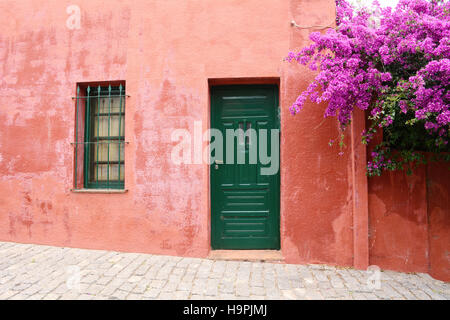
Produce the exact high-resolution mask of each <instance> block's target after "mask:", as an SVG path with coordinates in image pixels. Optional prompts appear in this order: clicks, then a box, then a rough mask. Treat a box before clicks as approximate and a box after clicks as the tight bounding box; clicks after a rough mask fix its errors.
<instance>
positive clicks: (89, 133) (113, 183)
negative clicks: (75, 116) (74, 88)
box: [84, 86, 125, 189]
mask: <svg viewBox="0 0 450 320" xmlns="http://www.w3.org/2000/svg"><path fill="white" fill-rule="evenodd" d="M123 89H125V88H123ZM89 92H90V87H88V88H87V94H88V95H87V99H86V113H85V143H84V144H85V152H84V155H85V159H84V181H85V182H84V187H85V188H86V189H123V188H124V181H123V180H121V179H120V172H119V175H118V180H111V179H110V177H109V166H110V165H112V164H117V165H119V167H120V164H124V160H120V158H119V160H118V161H111V160H110V159H109V150H110V144H111V143H118V144H119V145H120V144H122V145H123V144H124V141H125V137H124V136H123V135H120V136H111V135H110V125H111V115H115V114H118V115H120V114H122V115H124V114H125V113H124V111H125V110H123V111H122V104H121V105H120V112H119V113H112V112H111V98H112V97H117V96H120V97H125V90H123V92H122V86H119V87H112V86H108V87H101V86H98V87H97V94H95V93H94V94H93V95H92V94H91V95H90V94H89ZM100 97H103V98H108V104H109V105H108V112H106V113H100V107H99V106H100ZM94 99H95V100H97V111H95V108H91V100H94ZM123 107H124V108H125V105H124V106H123ZM101 116H105V117H108V118H107V119H108V136H107V137H100V136H99V132H100V131H99V130H100V124H99V121H100V117H101ZM119 119H120V118H119ZM96 120H97V132H96V133H95V132H93V131H94V128H95V125H94V122H95V121H96ZM100 143H106V144H107V146H108V159H107V160H106V161H99V160H98V156H99V145H100ZM122 147H123V146H122ZM94 148H96V149H97V157H95V156H94V154H95V152H94V151H95V150H94ZM94 164H106V165H107V166H108V169H107V170H108V171H107V180H106V181H101V180H99V178H98V170H95V166H94Z"/></svg>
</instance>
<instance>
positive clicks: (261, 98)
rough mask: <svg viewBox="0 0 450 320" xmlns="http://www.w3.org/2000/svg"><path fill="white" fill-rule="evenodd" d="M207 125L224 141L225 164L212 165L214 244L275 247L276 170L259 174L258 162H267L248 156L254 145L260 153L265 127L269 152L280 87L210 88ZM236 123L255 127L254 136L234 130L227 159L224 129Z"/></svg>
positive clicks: (277, 223) (277, 216)
mask: <svg viewBox="0 0 450 320" xmlns="http://www.w3.org/2000/svg"><path fill="white" fill-rule="evenodd" d="M211 128H215V129H219V130H220V131H221V132H222V135H223V145H224V148H223V161H224V163H223V164H220V163H219V164H217V165H216V164H215V163H213V164H212V165H211V167H210V173H211V245H212V248H213V249H279V248H280V214H279V210H280V172H279V170H278V171H277V173H276V174H273V175H261V170H260V169H261V167H267V166H270V164H268V165H262V164H260V162H259V157H258V161H257V162H256V164H255V163H254V162H253V164H252V163H250V156H249V150H250V148H252V147H255V148H258V149H257V150H258V154H259V136H258V135H259V129H267V131H268V144H269V146H268V147H267V150H269V153H270V150H271V149H270V144H271V143H272V141H271V136H270V130H271V129H279V121H278V87H277V86H274V85H230V86H214V87H212V88H211ZM239 128H240V129H243V130H244V131H246V130H247V129H251V128H252V129H255V130H256V133H257V136H256V138H257V139H256V140H257V141H252V140H254V139H255V138H254V137H251V136H250V135H237V136H236V137H235V143H234V152H233V155H230V157H231V158H232V157H233V156H234V163H233V164H230V163H227V161H226V159H227V151H226V148H225V145H226V136H227V135H226V129H233V130H236V129H239ZM252 138H253V139H252ZM252 143H254V144H255V145H252ZM239 144H240V145H239ZM278 151H279V150H278ZM239 153H241V154H239ZM239 156H241V157H242V158H244V159H245V163H244V164H238V163H237V162H238V161H237V159H238V157H239ZM242 158H241V159H242Z"/></svg>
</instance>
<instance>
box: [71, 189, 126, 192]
mask: <svg viewBox="0 0 450 320" xmlns="http://www.w3.org/2000/svg"><path fill="white" fill-rule="evenodd" d="M70 191H71V192H73V193H126V192H128V189H70Z"/></svg>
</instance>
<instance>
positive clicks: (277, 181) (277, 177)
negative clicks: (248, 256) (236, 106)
mask: <svg viewBox="0 0 450 320" xmlns="http://www.w3.org/2000/svg"><path fill="white" fill-rule="evenodd" d="M221 88H230V89H231V88H233V89H238V90H240V89H242V90H250V89H252V88H255V89H257V88H259V89H261V88H263V89H267V90H269V89H272V90H273V98H274V101H273V108H274V109H275V110H274V116H273V117H274V119H273V120H274V124H275V129H279V130H280V127H281V124H280V109H279V87H278V86H277V85H275V84H270V85H268V84H262V85H256V84H245V85H213V86H211V87H210V127H211V128H213V126H214V119H215V118H214V117H215V110H214V107H215V102H214V94H215V93H216V92H217V90H218V89H219V90H220V89H221ZM279 139H280V140H281V131H280V136H279ZM224 143H225V139H224ZM279 148H280V150H279V152H280V151H281V146H280V145H279ZM279 160H280V167H279V169H278V174H276V175H275V177H274V181H273V184H272V185H271V186H270V189H272V188H273V190H270V191H269V193H272V194H273V196H274V199H273V200H274V202H275V212H273V213H272V214H274V215H275V217H274V220H273V222H274V224H275V226H274V227H275V228H276V229H275V233H274V235H275V236H276V241H273V243H272V244H271V245H270V246H268V247H258V246H256V247H246V246H243V247H242V248H234V247H233V248H223V247H218V246H217V241H215V239H214V236H215V235H217V234H218V233H217V232H218V231H219V230H216V228H217V226H216V223H215V219H217V217H215V216H214V210H215V206H214V202H213V201H214V196H213V193H214V191H215V189H214V188H215V181H214V174H213V173H212V172H213V170H215V168H214V165H215V164H211V165H210V167H209V169H210V170H209V177H210V183H209V187H210V192H209V200H210V210H211V212H210V218H211V220H210V221H211V230H210V231H211V236H210V241H211V249H212V250H216V249H231V250H240V249H254V250H270V249H272V250H279V249H280V242H281V241H280V226H281V224H280V171H281V152H280V159H279Z"/></svg>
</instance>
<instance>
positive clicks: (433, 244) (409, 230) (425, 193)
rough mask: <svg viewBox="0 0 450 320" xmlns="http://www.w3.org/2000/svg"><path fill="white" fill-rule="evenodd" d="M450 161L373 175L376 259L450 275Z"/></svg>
mask: <svg viewBox="0 0 450 320" xmlns="http://www.w3.org/2000/svg"><path fill="white" fill-rule="evenodd" d="M449 184H450V171H449V170H448V164H445V163H440V164H435V163H433V164H430V165H427V166H422V167H420V168H418V169H417V170H415V172H414V174H413V175H411V176H408V175H406V174H405V173H404V172H394V173H386V174H385V175H383V176H381V177H376V178H371V179H369V212H370V263H371V264H375V265H378V266H380V267H382V268H387V269H394V270H401V271H407V272H429V273H430V274H431V275H433V276H434V277H436V278H438V279H444V280H447V281H450V268H449V265H450V252H449V245H450V235H449V230H450V216H449V213H450V204H449V190H450V188H449V187H450V185H449Z"/></svg>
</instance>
